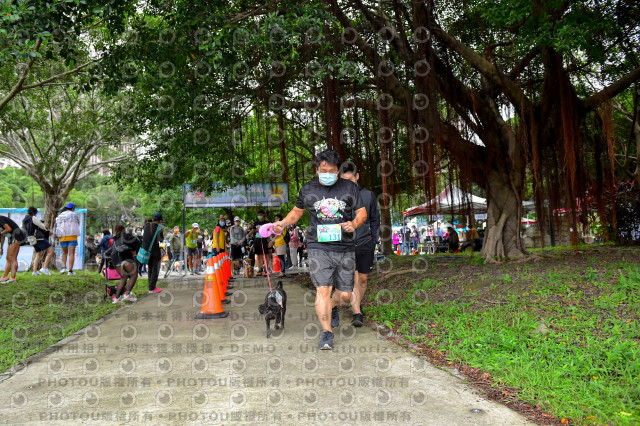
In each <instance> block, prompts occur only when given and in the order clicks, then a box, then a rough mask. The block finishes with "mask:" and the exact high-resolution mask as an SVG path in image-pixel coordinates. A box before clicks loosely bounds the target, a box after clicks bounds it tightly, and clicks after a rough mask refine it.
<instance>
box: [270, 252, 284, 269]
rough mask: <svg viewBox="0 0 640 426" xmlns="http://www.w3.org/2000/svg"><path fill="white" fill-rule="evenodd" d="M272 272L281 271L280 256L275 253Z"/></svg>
mask: <svg viewBox="0 0 640 426" xmlns="http://www.w3.org/2000/svg"><path fill="white" fill-rule="evenodd" d="M271 272H273V273H274V274H276V273H281V272H282V265H280V258H279V257H278V256H276V255H274V256H273V270H272V271H271Z"/></svg>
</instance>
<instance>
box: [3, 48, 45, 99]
mask: <svg viewBox="0 0 640 426" xmlns="http://www.w3.org/2000/svg"><path fill="white" fill-rule="evenodd" d="M41 45H42V39H38V41H37V42H36V46H35V48H34V49H33V51H34V52H37V51H38V50H39V49H40V46H41ZM36 58H37V56H34V57H33V58H31V60H30V61H29V63H28V64H27V66H26V67H25V69H24V71H22V75H21V76H20V80H18V82H17V83H16V84H15V85H14V86H13V88H12V89H11V91H10V92H9V93H8V94H7V96H5V97H4V99H2V100H1V101H0V111H2V109H3V108H4V107H5V105H7V103H8V102H9V101H10V100H11V99H13V97H14V96H16V95H17V94H18V93H20V92H21V91H23V90H25V89H24V87H22V85H23V84H24V81H25V80H26V79H27V76H28V75H29V72H31V67H33V63H34V62H35V61H36Z"/></svg>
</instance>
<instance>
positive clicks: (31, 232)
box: [22, 207, 55, 275]
mask: <svg viewBox="0 0 640 426" xmlns="http://www.w3.org/2000/svg"><path fill="white" fill-rule="evenodd" d="M37 214H38V209H37V208H35V207H29V209H28V210H27V215H26V216H25V217H24V219H22V229H24V231H25V232H26V233H27V237H33V238H35V241H36V243H35V245H32V247H33V250H34V251H35V252H36V257H35V258H34V259H33V272H31V275H41V274H44V275H51V272H49V263H51V259H53V256H54V255H55V252H54V250H53V247H51V244H50V243H49V230H48V229H47V227H46V226H45V224H44V223H42V221H41V220H40V219H38V217H37V216H36V215H37ZM43 253H45V256H46V257H45V259H44V264H43V265H42V268H41V269H40V271H38V266H39V265H40V260H41V259H42V254H43Z"/></svg>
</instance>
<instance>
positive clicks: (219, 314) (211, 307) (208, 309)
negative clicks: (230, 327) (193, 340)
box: [196, 258, 229, 319]
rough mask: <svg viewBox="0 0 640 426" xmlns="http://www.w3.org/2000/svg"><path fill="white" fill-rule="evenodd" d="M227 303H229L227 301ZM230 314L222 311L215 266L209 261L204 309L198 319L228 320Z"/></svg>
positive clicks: (203, 292) (204, 291)
mask: <svg viewBox="0 0 640 426" xmlns="http://www.w3.org/2000/svg"><path fill="white" fill-rule="evenodd" d="M227 303H229V302H228V301H227ZM227 316H229V313H228V312H225V311H224V309H222V302H221V300H220V288H219V286H218V283H217V280H216V274H215V267H214V266H213V259H212V258H209V259H207V269H206V270H205V277H204V289H203V290H202V309H201V310H200V313H199V314H198V315H196V319H211V318H226V317H227Z"/></svg>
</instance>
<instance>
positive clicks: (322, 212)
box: [296, 177, 364, 251]
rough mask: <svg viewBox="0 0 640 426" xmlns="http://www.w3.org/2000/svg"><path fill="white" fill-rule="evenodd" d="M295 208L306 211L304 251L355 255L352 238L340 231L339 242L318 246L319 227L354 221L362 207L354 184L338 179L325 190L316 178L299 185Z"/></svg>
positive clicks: (322, 243)
mask: <svg viewBox="0 0 640 426" xmlns="http://www.w3.org/2000/svg"><path fill="white" fill-rule="evenodd" d="M296 207H297V208H299V209H304V210H308V211H309V227H308V228H307V235H306V241H307V248H310V249H320V250H327V251H354V250H355V235H354V233H353V232H345V231H344V229H342V228H340V241H326V242H318V231H319V229H318V227H319V226H322V225H336V224H340V223H343V222H348V221H350V220H353V219H354V218H355V217H356V210H358V209H360V208H362V207H364V206H363V205H362V202H361V200H360V191H359V190H358V187H357V186H356V184H355V183H353V182H351V181H350V180H347V179H338V180H337V181H336V183H334V184H333V185H331V186H324V185H322V184H321V183H320V181H319V180H318V178H317V177H316V178H314V179H313V180H310V181H309V182H307V183H305V184H304V185H302V188H300V194H299V195H298V200H297V201H296ZM325 229H326V228H325Z"/></svg>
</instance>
